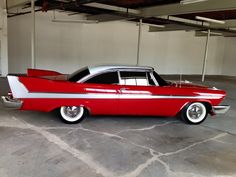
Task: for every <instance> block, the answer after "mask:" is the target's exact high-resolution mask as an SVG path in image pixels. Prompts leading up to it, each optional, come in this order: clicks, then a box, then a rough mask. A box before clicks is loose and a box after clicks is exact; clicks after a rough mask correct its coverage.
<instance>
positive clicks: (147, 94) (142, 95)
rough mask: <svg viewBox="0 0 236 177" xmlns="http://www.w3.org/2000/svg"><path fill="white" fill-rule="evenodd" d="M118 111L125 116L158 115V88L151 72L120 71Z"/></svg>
mask: <svg viewBox="0 0 236 177" xmlns="http://www.w3.org/2000/svg"><path fill="white" fill-rule="evenodd" d="M119 75H120V86H119V93H120V94H119V101H118V111H119V114H123V115H158V114H159V112H160V110H159V109H158V105H159V102H158V100H155V99H154V93H155V94H156V93H157V92H158V88H159V87H158V86H156V84H155V83H154V81H153V80H152V79H151V75H150V73H149V72H145V71H120V73H119Z"/></svg>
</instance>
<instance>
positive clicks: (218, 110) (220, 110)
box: [212, 105, 230, 114]
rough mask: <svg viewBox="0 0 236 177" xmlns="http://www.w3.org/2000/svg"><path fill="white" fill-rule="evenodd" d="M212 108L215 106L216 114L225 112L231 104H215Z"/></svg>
mask: <svg viewBox="0 0 236 177" xmlns="http://www.w3.org/2000/svg"><path fill="white" fill-rule="evenodd" d="M212 108H213V112H214V113H215V114H224V113H226V112H227V111H228V110H229V108H230V106H229V105H219V106H213V107H212Z"/></svg>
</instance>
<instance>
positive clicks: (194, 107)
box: [181, 102, 208, 124]
mask: <svg viewBox="0 0 236 177" xmlns="http://www.w3.org/2000/svg"><path fill="white" fill-rule="evenodd" d="M207 114H208V112H207V109H206V106H205V105H204V104H203V103H200V102H195V103H191V104H188V105H187V106H186V107H185V108H184V109H183V111H182V116H181V117H182V119H183V120H184V121H185V122H187V123H189V124H200V123H202V122H203V121H204V120H205V119H206V117H207Z"/></svg>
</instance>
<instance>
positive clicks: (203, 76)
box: [202, 29, 211, 82]
mask: <svg viewBox="0 0 236 177" xmlns="http://www.w3.org/2000/svg"><path fill="white" fill-rule="evenodd" d="M210 35H211V30H210V29H208V33H207V38H206V46H205V54H204V61H203V67H202V82H204V80H205V74H206V62H207V57H208V48H209V40H210Z"/></svg>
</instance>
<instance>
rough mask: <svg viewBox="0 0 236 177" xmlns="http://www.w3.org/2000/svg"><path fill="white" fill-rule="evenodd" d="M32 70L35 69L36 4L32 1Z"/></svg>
mask: <svg viewBox="0 0 236 177" xmlns="http://www.w3.org/2000/svg"><path fill="white" fill-rule="evenodd" d="M31 18H32V22H31V25H32V26H31V68H33V69H34V68H35V66H36V62H35V2H34V0H31Z"/></svg>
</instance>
